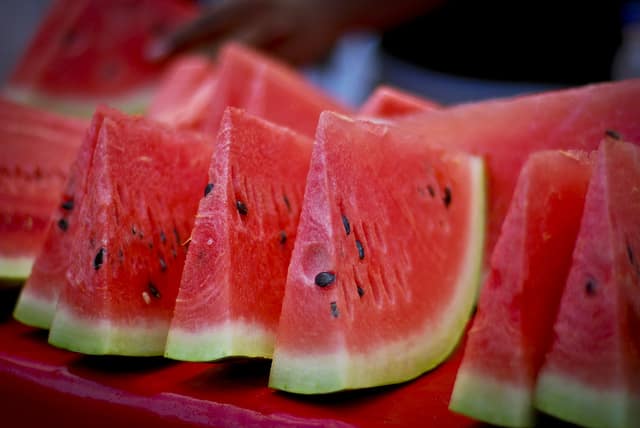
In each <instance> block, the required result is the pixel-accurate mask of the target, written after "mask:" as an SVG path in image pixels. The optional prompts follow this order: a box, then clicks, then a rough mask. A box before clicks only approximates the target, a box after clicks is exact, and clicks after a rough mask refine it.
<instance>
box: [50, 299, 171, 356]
mask: <svg viewBox="0 0 640 428" xmlns="http://www.w3.org/2000/svg"><path fill="white" fill-rule="evenodd" d="M131 324H132V325H135V326H136V327H131V326H128V325H117V324H114V323H112V322H111V321H109V320H104V319H98V318H94V319H88V318H86V317H84V318H80V317H77V316H75V315H73V314H72V313H70V312H69V311H68V310H66V309H64V308H61V307H60V306H58V307H57V309H56V313H55V316H54V318H53V322H52V324H51V331H50V332H49V344H51V345H53V346H57V347H59V348H63V349H67V350H69V351H74V352H80V353H83V354H88V355H124V356H131V357H151V356H161V355H163V354H164V347H165V343H166V340H167V330H168V328H169V322H168V321H167V320H165V319H156V320H150V319H145V320H139V319H138V320H131Z"/></svg>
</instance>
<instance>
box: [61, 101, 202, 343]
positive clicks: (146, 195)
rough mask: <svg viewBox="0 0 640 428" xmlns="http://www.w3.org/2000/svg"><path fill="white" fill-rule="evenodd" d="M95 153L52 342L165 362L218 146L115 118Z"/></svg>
mask: <svg viewBox="0 0 640 428" xmlns="http://www.w3.org/2000/svg"><path fill="white" fill-rule="evenodd" d="M93 146H94V150H93V156H92V160H91V165H90V166H89V169H88V174H87V178H86V182H85V186H86V187H85V194H84V195H83V196H82V198H81V203H80V204H79V205H78V206H77V207H74V209H77V210H78V217H77V221H78V224H77V225H76V227H75V229H74V230H73V235H72V244H71V247H70V249H69V252H68V256H67V257H68V266H69V268H68V270H67V281H66V284H65V287H64V289H62V290H61V294H60V299H59V300H58V304H57V307H56V311H55V315H54V318H53V322H52V325H51V331H50V334H49V342H50V343H51V344H54V345H56V346H60V347H63V348H67V349H70V350H73V351H78V352H83V353H88V354H123V355H162V353H163V352H164V346H165V341H166V334H167V331H168V328H169V322H170V319H171V314H172V311H173V307H174V304H175V298H176V294H177V292H178V285H179V282H180V276H181V274H182V268H183V264H184V259H185V255H186V250H187V249H186V247H185V246H182V243H183V242H184V240H185V239H186V237H188V236H189V233H190V232H191V228H192V227H193V219H194V216H195V213H196V209H197V205H198V200H199V198H200V195H201V192H202V189H203V188H204V187H205V184H206V170H207V166H208V165H209V162H210V161H211V152H212V147H211V146H212V145H211V144H209V143H208V142H207V141H206V140H204V139H203V138H201V137H200V136H198V135H192V134H185V133H178V132H173V131H170V130H167V129H164V128H162V127H161V126H160V125H159V124H157V123H155V122H152V121H147V120H145V119H142V118H129V117H127V116H123V115H120V114H118V113H116V112H109V113H107V114H105V115H104V117H103V119H102V124H101V125H100V130H99V131H98V132H97V138H96V141H95V143H94V144H93Z"/></svg>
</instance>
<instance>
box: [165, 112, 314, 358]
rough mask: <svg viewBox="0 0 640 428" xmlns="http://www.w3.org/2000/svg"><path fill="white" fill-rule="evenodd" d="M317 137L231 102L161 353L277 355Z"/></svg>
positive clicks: (197, 355) (176, 356)
mask: <svg viewBox="0 0 640 428" xmlns="http://www.w3.org/2000/svg"><path fill="white" fill-rule="evenodd" d="M311 147H312V142H311V140H309V139H307V138H305V137H302V136H300V135H297V134H295V133H293V132H291V131H289V130H288V129H285V128H280V127H277V126H275V125H272V124H270V123H268V122H266V121H263V120H261V119H258V118H256V117H253V116H251V115H248V114H247V113H245V112H243V111H240V110H236V109H228V110H227V112H226V113H225V116H224V118H223V120H222V124H221V133H220V134H219V138H218V141H217V143H216V148H215V152H214V158H213V161H212V164H211V166H210V170H209V183H210V185H209V186H208V187H207V190H208V191H207V192H206V196H204V198H203V199H202V200H201V201H200V207H199V209H198V215H197V217H196V222H195V227H194V229H193V232H192V235H191V243H190V246H189V254H188V256H187V262H186V265H185V272H184V274H183V277H182V282H181V286H180V292H179V296H178V301H177V304H176V308H175V311H174V316H173V320H172V328H171V330H170V332H169V336H168V340H167V349H166V352H165V355H166V356H168V357H171V358H176V359H187V360H211V359H217V358H223V357H227V356H239V355H245V356H260V357H271V354H272V352H273V342H274V338H275V331H276V329H277V324H278V317H279V314H280V304H281V301H282V295H283V292H284V283H285V278H286V272H287V267H288V265H289V258H290V254H291V249H292V248H293V243H294V242H295V238H296V226H297V221H298V216H299V212H300V205H301V201H302V193H303V189H302V186H301V185H300V184H293V183H303V182H304V179H305V177H306V175H307V170H308V164H309V157H310V155H311Z"/></svg>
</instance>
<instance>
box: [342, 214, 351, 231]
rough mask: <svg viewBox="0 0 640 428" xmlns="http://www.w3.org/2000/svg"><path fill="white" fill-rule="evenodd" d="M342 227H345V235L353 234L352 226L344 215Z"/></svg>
mask: <svg viewBox="0 0 640 428" xmlns="http://www.w3.org/2000/svg"><path fill="white" fill-rule="evenodd" d="M342 225H343V226H344V231H345V233H346V234H347V236H349V235H350V234H351V224H349V219H348V218H347V216H346V215H344V214H342Z"/></svg>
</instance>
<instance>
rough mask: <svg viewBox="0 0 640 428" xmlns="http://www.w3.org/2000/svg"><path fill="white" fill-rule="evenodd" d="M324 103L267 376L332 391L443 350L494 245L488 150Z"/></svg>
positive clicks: (406, 370)
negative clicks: (436, 141)
mask: <svg viewBox="0 0 640 428" xmlns="http://www.w3.org/2000/svg"><path fill="white" fill-rule="evenodd" d="M396 131H397V130H394V129H393V128H392V127H391V126H386V125H381V124H375V123H371V122H365V121H353V120H350V119H348V118H346V117H344V116H340V115H336V114H334V113H330V112H327V113H323V114H322V116H321V119H320V123H319V126H318V134H317V137H316V143H315V145H314V150H313V154H312V158H311V159H312V160H311V166H310V171H309V176H308V180H307V187H306V190H305V196H304V202H303V207H302V213H301V217H300V224H299V228H298V238H297V240H296V243H295V247H294V250H293V254H292V258H291V264H290V267H289V272H288V277H287V284H286V288H285V296H284V302H283V305H282V314H281V317H280V324H279V327H278V335H277V340H276V347H275V351H274V356H273V364H272V366H271V376H270V380H269V384H270V386H271V387H273V388H277V389H282V390H286V391H292V392H297V393H305V394H309V393H325V392H331V391H338V390H343V389H353V388H364V387H370V386H376V385H382V384H390V383H398V382H403V381H406V380H408V379H412V378H415V377H416V376H419V375H420V374H422V373H424V372H425V371H427V370H429V369H431V368H433V367H435V366H436V365H438V364H439V363H440V362H442V361H443V360H444V359H445V358H446V357H447V356H448V355H449V354H450V353H451V352H452V350H453V349H454V347H455V346H456V344H457V343H458V341H459V339H460V337H461V336H462V333H463V331H464V329H465V325H466V323H467V321H468V320H469V317H470V316H471V311H472V308H473V305H474V302H475V297H476V292H477V289H478V285H479V280H480V270H481V265H482V257H483V254H482V249H483V245H484V241H483V237H484V229H485V224H484V219H485V211H484V209H485V188H484V184H485V183H484V168H483V162H482V160H481V159H480V158H477V157H474V156H470V155H467V154H463V153H460V152H455V151H450V150H446V149H441V148H434V147H431V146H429V145H426V144H424V143H423V142H418V143H416V142H415V141H414V140H412V139H411V138H410V136H408V135H407V134H405V133H402V132H396Z"/></svg>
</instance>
